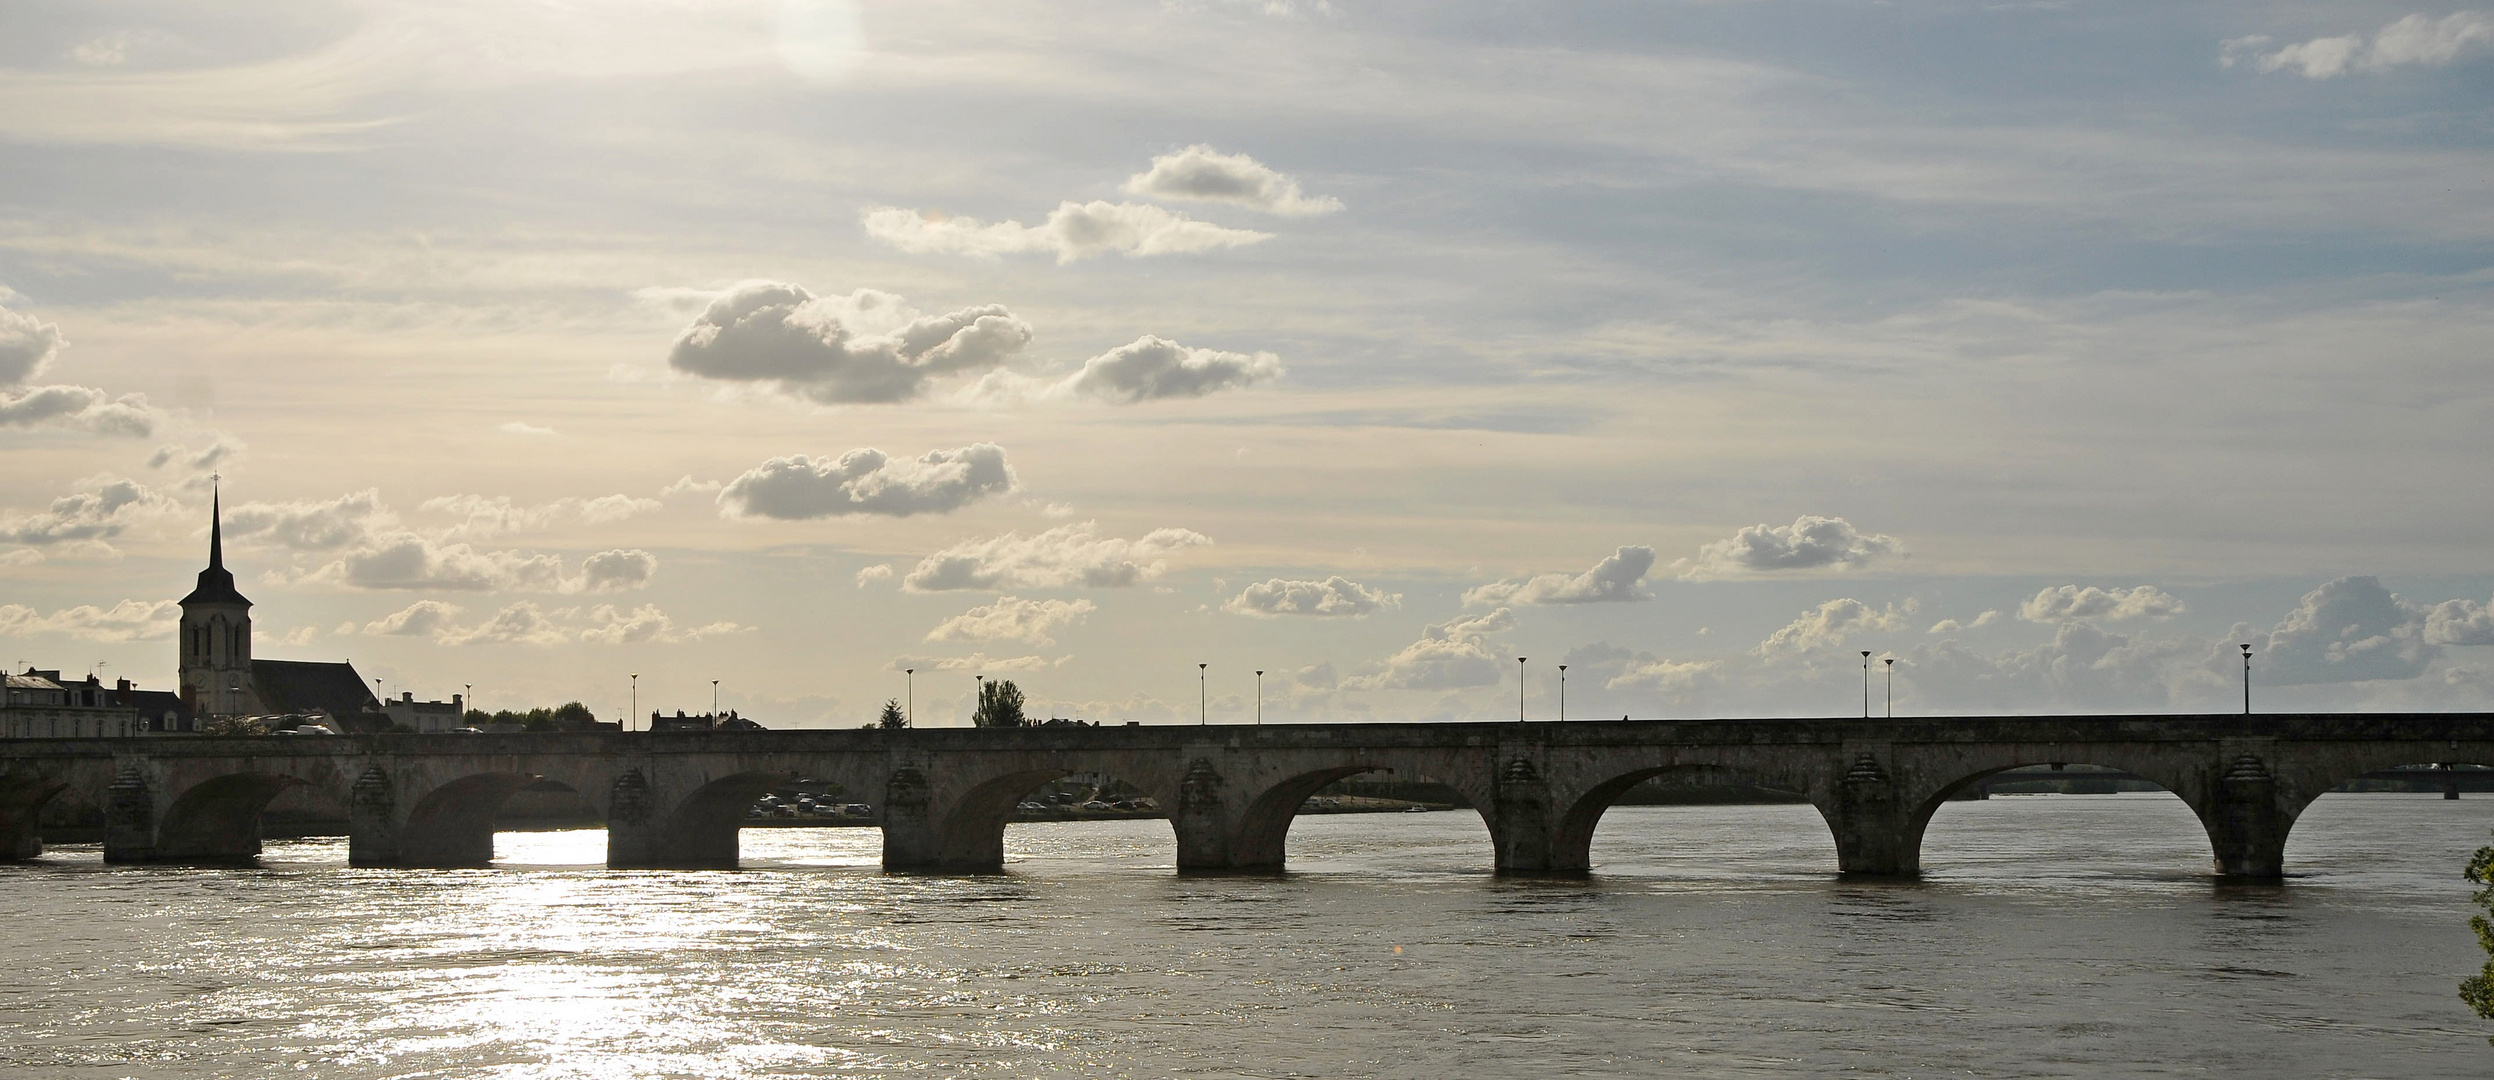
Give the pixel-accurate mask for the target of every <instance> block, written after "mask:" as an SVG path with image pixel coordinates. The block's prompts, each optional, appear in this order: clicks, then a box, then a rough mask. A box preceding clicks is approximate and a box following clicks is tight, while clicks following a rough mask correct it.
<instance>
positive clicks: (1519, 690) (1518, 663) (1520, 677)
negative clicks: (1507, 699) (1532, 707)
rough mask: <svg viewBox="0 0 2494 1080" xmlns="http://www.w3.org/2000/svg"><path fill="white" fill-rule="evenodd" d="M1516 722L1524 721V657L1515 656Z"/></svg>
mask: <svg viewBox="0 0 2494 1080" xmlns="http://www.w3.org/2000/svg"><path fill="white" fill-rule="evenodd" d="M1515 722H1516V723H1519V724H1521V723H1523V722H1524V658H1523V657H1521V656H1519V657H1516V658H1515Z"/></svg>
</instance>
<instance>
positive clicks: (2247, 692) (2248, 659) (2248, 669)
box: [2241, 641, 2252, 716]
mask: <svg viewBox="0 0 2494 1080" xmlns="http://www.w3.org/2000/svg"><path fill="white" fill-rule="evenodd" d="M2241 647H2242V650H2243V715H2245V716H2250V715H2251V714H2252V643H2251V642H2248V641H2246V642H2244V643H2243V644H2242V646H2241Z"/></svg>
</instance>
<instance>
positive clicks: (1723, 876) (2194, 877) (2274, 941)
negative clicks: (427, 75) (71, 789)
mask: <svg viewBox="0 0 2494 1080" xmlns="http://www.w3.org/2000/svg"><path fill="white" fill-rule="evenodd" d="M2489 828H2494V800H2484V799H2470V800H2462V801H2458V802H2444V801H2441V800H2438V799H2434V798H2431V797H2423V798H2411V797H2402V796H2386V795H2368V796H2332V797H2330V798H2326V799H2323V800H2322V801H2321V802H2319V803H2317V804H2315V805H2314V807H2313V808H2312V809H2311V811H2309V812H2308V813H2307V815H2306V817H2305V819H2304V820H2303V822H2302V823H2301V824H2300V825H2299V826H2298V828H2297V831H2296V833H2295V839H2294V843H2293V844H2292V845H2291V846H2290V848H2289V865H2290V870H2292V871H2293V872H2295V873H2296V874H2297V875H2298V876H2297V878H2296V879H2295V881H2294V882H2293V883H2292V884H2290V885H2288V886H2286V887H2283V888H2278V887H2267V888H2245V887H2231V886H2218V885H2215V884H2213V883H2212V882H2211V881H2210V879H2209V878H2208V877H2207V876H2206V873H2207V863H2208V850H2207V841H2206V838H2205V836H2204V835H2203V834H2202V833H2200V831H2199V826H2198V824H2197V822H2196V821H2194V820H2193V819H2192V817H2191V815H2190V814H2189V812H2188V811H2187V810H2185V809H2184V808H2183V807H2182V806H2181V804H2180V803H2179V802H2177V801H2175V800H2173V799H2172V798H2171V797H2170V796H2165V795H2122V796H2087V797H2069V796H2040V797H2026V798H1996V799H1993V800H1989V801H1986V802H1971V803H1956V804H1950V805H1949V806H1947V807H1945V808H1943V809H1942V811H1941V812H1940V813H1939V815H1938V816H1936V817H1935V818H1934V820H1933V822H1932V825H1931V828H1930V831H1929V834H1928V836H1927V837H1926V840H1925V847H1924V850H1925V868H1926V879H1925V880H1924V881H1923V882H1921V883H1911V884H1883V883H1860V882H1850V881H1843V880H1839V879H1837V878H1836V877H1835V876H1834V874H1833V871H1834V865H1835V855H1834V848H1833V845H1832V844H1831V843H1830V841H1829V839H1828V836H1827V830H1826V826H1825V825H1824V824H1823V823H1822V822H1821V821H1820V820H1819V818H1818V815H1817V813H1816V811H1814V810H1813V809H1811V808H1810V807H1808V806H1735V807H1679V808H1661V807H1656V808H1620V809H1617V810H1614V811H1612V813H1611V814H1610V815H1609V816H1608V817H1606V818H1605V819H1604V824H1603V828H1602V830H1601V831H1600V833H1599V835H1598V836H1597V837H1596V840H1595V848H1594V851H1595V857H1596V860H1597V862H1598V864H1599V868H1598V870H1597V872H1596V873H1595V874H1593V875H1592V876H1590V877H1586V878H1581V879H1529V878H1528V879H1509V878H1500V877H1497V876H1495V875H1493V874H1492V873H1491V872H1490V870H1491V867H1490V858H1489V837H1488V834H1487V831H1486V830H1485V829H1483V828H1482V826H1481V823H1480V819H1479V818H1478V816H1476V815H1473V814H1470V813H1467V812H1457V813H1438V814H1410V815H1400V814H1397V815H1379V816H1338V817H1310V818H1305V819H1302V820H1300V821H1299V822H1298V823H1297V824H1296V825H1295V826H1294V828H1293V831H1292V834H1291V860H1292V872H1291V873H1289V874H1286V875H1275V876H1248V877H1193V876H1180V875H1178V874H1176V873H1175V872H1174V871H1173V870H1172V869H1171V868H1172V866H1173V864H1174V862H1175V859H1174V845H1173V844H1172V842H1171V840H1170V835H1169V827H1168V825H1167V824H1166V823H1165V822H1156V821H1128V822H1101V823H1087V824H1082V825H1066V824H1040V825H1016V826H1013V827H1012V828H1010V829H1009V830H1008V832H1007V846H1008V852H1009V862H1008V872H1007V873H1005V874H1002V875H990V876H981V877H937V876H921V875H886V874H883V873H881V872H879V871H878V870H877V868H876V864H877V860H878V857H879V854H880V846H881V836H880V833H879V832H877V831H876V830H873V829H865V828H837V829H751V830H747V831H746V832H745V833H744V836H743V842H744V851H745V865H746V868H745V869H743V870H740V871H734V872H676V871H627V872H609V871H606V870H604V869H603V868H602V867H601V866H600V865H599V863H600V861H601V860H602V859H603V857H604V843H605V837H604V834H603V833H602V832H599V831H594V830H590V831H565V832H541V833H504V834H501V835H500V836H498V837H497V838H496V845H497V846H496V852H497V861H496V865H495V866H494V867H493V868H492V869H487V870H470V871H394V870H356V869H350V868H348V867H346V866H344V865H343V863H344V859H345V845H344V842H343V841H342V840H338V839H335V838H314V839H305V840H289V841H277V842H272V843H270V845H269V847H268V852H267V854H266V856H265V858H264V859H263V862H262V865H261V866H260V867H259V868H256V869H240V870H194V869H169V868H124V867H107V866H104V865H103V864H102V863H101V861H100V858H99V857H98V855H97V853H96V850H95V849H94V848H93V847H91V846H89V847H70V848H64V849H63V850H61V851H58V852H56V853H54V854H52V855H49V856H46V857H45V858H44V859H42V860H40V861H38V862H36V863H33V864H28V865H21V866H13V867H6V868H0V900H5V902H6V903H7V904H8V905H9V907H8V910H10V911H11V912H12V914H13V916H14V918H13V919H12V923H11V926H12V929H11V936H10V947H9V956H10V958H11V960H12V961H13V962H14V963H13V966H14V968H15V969H16V970H15V973H14V977H13V978H11V979H10V980H7V981H6V983H5V984H0V1074H5V1075H6V1076H8V1077H11V1078H16V1077H39V1078H51V1077H62V1078H66V1077H122V1076H128V1077H174V1076H185V1077H187V1076H200V1075H232V1076H243V1075H257V1074H259V1073H261V1072H273V1071H279V1070H284V1071H294V1070H295V1068H296V1067H297V1066H303V1067H304V1068H305V1071H306V1072H307V1074H308V1075H315V1076H322V1077H347V1078H363V1077H372V1078H380V1077H411V1076H424V1077H463V1078H464V1077H525V1078H541V1077H542V1078H575V1077H578V1078H591V1077H596V1078H610V1077H634V1078H640V1077H704V1078H707V1077H776V1076H884V1075H904V1074H905V1075H948V1076H997V1077H1005V1076H1054V1075H1063V1076H1076V1075H1079V1076H1086V1077H1095V1076H1178V1075H1184V1076H1225V1075H1228V1076H1285V1075H1308V1076H1314V1075H1322V1076H1431V1077H1458V1076H1460V1077H1476V1076H1522V1075H1533V1076H1549V1075H1561V1076H1648V1075H1655V1074H1657V1073H1662V1074H1672V1075H1707V1076H1715V1075H1759V1076H1769V1075H1774V1076H1781V1075H1790V1074H1791V1073H1794V1072H1824V1071H1845V1070H1859V1071H1871V1072H1894V1073H1904V1074H1916V1075H1919V1074H1924V1073H1943V1072H1958V1073H1966V1074H1971V1075H1984V1076H2003V1075H2075V1074H2122V1075H2141V1074H2152V1073H2160V1072H2177V1073H2197V1074H2206V1073H2217V1074H2227V1075H2235V1074H2239V1075H2397V1076H2408V1077H2418V1076H2482V1075H2486V1074H2487V1073H2488V1072H2489V1071H2494V1056H2490V1055H2494V1051H2489V1050H2488V1048H2487V1047H2486V1044H2485V1042H2484V1037H2483V1036H2484V1034H2485V1032H2484V1025H2482V1024H2479V1023H2478V1022H2476V1021H2474V1020H2473V1019H2472V1018H2470V1017H2469V1016H2468V1015H2467V1013H2466V1012H2465V1010H2464V1008H2463V1007H2462V1006H2461V1005H2460V1004H2459V1002H2458V1000H2457V998H2456V995H2455V994H2454V993H2453V992H2452V987H2453V984H2454V983H2455V982H2456V981H2457V979H2458V978H2459V977H2460V976H2461V975H2462V974H2464V973H2465V972H2466V971H2467V969H2468V968H2469V966H2470V965H2471V957H2472V950H2473V946H2472V945H2471V943H2470V941H2469V938H2468V933H2467V928H2466V910H2467V909H2466V902H2465V901H2466V895H2467V892H2468V890H2467V886H2466V884H2465V883H2464V882H2461V881H2460V880H2459V879H2458V875H2457V868H2458V866H2459V865H2460V864H2461V862H2463V861H2464V860H2465V857H2466V853H2467V852H2468V851H2469V850H2471V849H2473V848H2474V847H2475V846H2476V845H2477V844H2479V843H2482V842H2484V840H2485V838H2486V836H2487V833H2488V830H2489Z"/></svg>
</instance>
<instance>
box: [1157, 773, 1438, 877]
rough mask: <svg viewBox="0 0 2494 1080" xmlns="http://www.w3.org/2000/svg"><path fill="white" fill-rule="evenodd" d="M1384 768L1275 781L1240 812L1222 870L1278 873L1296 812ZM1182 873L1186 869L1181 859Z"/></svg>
mask: <svg viewBox="0 0 2494 1080" xmlns="http://www.w3.org/2000/svg"><path fill="white" fill-rule="evenodd" d="M1392 771H1393V770H1392V769H1389V768H1387V767H1385V766H1383V765H1334V766H1328V767H1326V768H1321V769H1312V770H1309V771H1307V772H1303V773H1299V774H1297V775H1294V776H1289V777H1285V778H1283V779H1281V780H1278V781H1275V782H1274V783H1272V784H1269V785H1267V786H1266V787H1265V789H1264V790H1262V791H1259V792H1257V793H1256V794H1255V795H1254V796H1252V797H1250V798H1249V799H1248V800H1247V804H1246V806H1244V807H1242V808H1241V809H1240V810H1239V813H1238V818H1237V823H1236V825H1235V826H1233V827H1231V829H1230V830H1229V831H1230V836H1229V838H1228V846H1229V857H1228V858H1227V859H1226V860H1224V861H1223V865H1222V866H1221V869H1227V870H1279V869H1281V868H1282V866H1283V865H1284V861H1285V859H1286V854H1285V852H1286V849H1287V848H1288V847H1289V841H1290V825H1291V822H1293V821H1296V820H1298V817H1299V810H1300V808H1301V807H1303V806H1305V805H1307V801H1308V799H1309V798H1310V797H1311V796H1313V795H1315V794H1316V793H1317V792H1319V791H1322V790H1324V789H1325V787H1326V785H1329V784H1332V783H1333V782H1334V781H1337V780H1341V779H1345V778H1347V777H1353V776H1358V775H1361V774H1363V773H1372V772H1392ZM1179 865H1180V867H1181V868H1182V869H1197V868H1196V867H1188V866H1186V860H1185V859H1183V858H1181V859H1180V860H1179Z"/></svg>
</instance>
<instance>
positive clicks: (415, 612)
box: [364, 600, 459, 637]
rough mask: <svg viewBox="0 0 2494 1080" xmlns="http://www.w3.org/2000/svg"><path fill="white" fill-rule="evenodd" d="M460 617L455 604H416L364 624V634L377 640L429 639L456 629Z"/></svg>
mask: <svg viewBox="0 0 2494 1080" xmlns="http://www.w3.org/2000/svg"><path fill="white" fill-rule="evenodd" d="M458 616H459V607H458V605H456V604H445V603H443V602H441V601H439V600H418V601H416V602H415V603H412V604H409V605H407V606H406V607H404V608H401V609H399V610H398V611H396V612H393V613H391V614H389V615H386V616H383V617H382V618H379V619H375V620H373V621H372V622H368V623H365V624H364V633H367V634H371V635H374V636H376V637H432V636H434V635H436V634H441V633H446V632H450V631H453V630H455V629H456V627H455V626H454V625H453V623H454V621H455V620H456V619H457V618H458Z"/></svg>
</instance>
